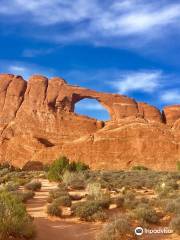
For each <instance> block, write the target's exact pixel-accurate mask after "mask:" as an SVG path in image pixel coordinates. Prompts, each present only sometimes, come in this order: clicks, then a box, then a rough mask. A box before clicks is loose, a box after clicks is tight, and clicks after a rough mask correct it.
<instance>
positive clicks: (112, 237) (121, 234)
mask: <svg viewBox="0 0 180 240" xmlns="http://www.w3.org/2000/svg"><path fill="white" fill-rule="evenodd" d="M120 239H121V240H127V239H128V240H132V239H135V236H134V231H133V229H132V227H131V225H130V222H129V220H128V219H127V217H126V216H124V215H120V216H118V217H116V218H115V219H114V220H113V221H112V222H110V223H108V224H106V225H105V226H104V227H103V229H102V231H101V232H100V233H99V234H98V235H97V237H96V240H120Z"/></svg>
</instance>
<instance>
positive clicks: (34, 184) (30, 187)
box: [24, 180, 42, 191]
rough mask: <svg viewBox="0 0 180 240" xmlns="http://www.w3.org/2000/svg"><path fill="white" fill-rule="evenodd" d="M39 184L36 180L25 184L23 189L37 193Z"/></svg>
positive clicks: (39, 187)
mask: <svg viewBox="0 0 180 240" xmlns="http://www.w3.org/2000/svg"><path fill="white" fill-rule="evenodd" d="M41 186H42V184H41V182H40V181H38V180H32V181H31V182H29V183H27V184H25V186H24V187H25V189H27V190H32V191H38V190H40V189H41Z"/></svg>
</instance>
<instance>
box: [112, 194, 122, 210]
mask: <svg viewBox="0 0 180 240" xmlns="http://www.w3.org/2000/svg"><path fill="white" fill-rule="evenodd" d="M112 203H114V204H115V205H116V207H118V208H120V207H123V206H124V197H123V196H121V195H120V196H117V197H115V198H114V199H113V201H112Z"/></svg>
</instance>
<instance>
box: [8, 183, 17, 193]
mask: <svg viewBox="0 0 180 240" xmlns="http://www.w3.org/2000/svg"><path fill="white" fill-rule="evenodd" d="M18 188H19V184H18V183H16V182H8V183H7V184H6V185H5V189H6V190H7V191H8V192H12V191H16V190H17V189H18Z"/></svg>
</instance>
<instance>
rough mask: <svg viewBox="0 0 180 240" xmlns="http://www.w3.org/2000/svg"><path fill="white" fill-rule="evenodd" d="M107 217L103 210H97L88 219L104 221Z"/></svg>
mask: <svg viewBox="0 0 180 240" xmlns="http://www.w3.org/2000/svg"><path fill="white" fill-rule="evenodd" d="M107 219H108V216H107V214H106V213H105V212H104V211H102V210H99V211H97V212H96V213H94V214H93V215H92V216H91V218H90V221H92V222H105V221H106V220H107Z"/></svg>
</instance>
